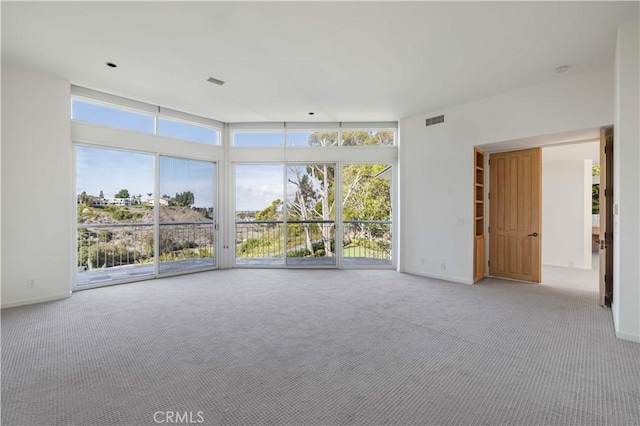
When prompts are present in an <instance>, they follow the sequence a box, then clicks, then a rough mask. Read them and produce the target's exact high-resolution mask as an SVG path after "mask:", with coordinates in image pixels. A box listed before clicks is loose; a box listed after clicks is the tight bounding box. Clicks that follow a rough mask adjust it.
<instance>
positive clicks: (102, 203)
mask: <svg viewBox="0 0 640 426" xmlns="http://www.w3.org/2000/svg"><path fill="white" fill-rule="evenodd" d="M132 204H133V202H132V200H131V198H94V199H93V200H92V201H91V205H92V206H93V207H106V206H130V205H132Z"/></svg>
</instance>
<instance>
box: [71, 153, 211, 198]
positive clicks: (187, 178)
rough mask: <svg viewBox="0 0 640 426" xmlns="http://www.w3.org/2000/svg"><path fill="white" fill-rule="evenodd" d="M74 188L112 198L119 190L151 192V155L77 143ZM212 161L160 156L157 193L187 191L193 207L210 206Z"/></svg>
mask: <svg viewBox="0 0 640 426" xmlns="http://www.w3.org/2000/svg"><path fill="white" fill-rule="evenodd" d="M76 152H77V157H76V158H77V160H76V164H77V172H76V173H77V178H76V191H77V193H78V194H80V193H82V192H83V191H85V192H86V193H87V194H89V195H95V196H97V195H99V194H100V191H103V193H104V196H105V197H113V196H114V195H115V194H116V193H117V192H118V191H120V190H121V189H127V190H129V194H131V195H132V196H135V195H142V199H143V200H146V199H147V198H148V195H147V194H148V193H152V194H153V192H154V179H153V178H154V162H155V161H154V160H155V159H154V156H153V155H152V154H141V153H135V152H126V151H117V150H113V149H102V148H92V147H86V146H78V148H77V151H76ZM214 167H215V166H214V164H213V163H208V162H204V161H195V160H184V159H180V158H173V157H164V156H161V157H160V194H159V195H160V196H162V195H164V194H167V195H169V196H172V197H173V196H175V195H176V193H180V192H183V191H191V192H193V194H194V196H195V206H196V207H213V199H214V179H215V173H214Z"/></svg>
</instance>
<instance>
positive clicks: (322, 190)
mask: <svg viewBox="0 0 640 426" xmlns="http://www.w3.org/2000/svg"><path fill="white" fill-rule="evenodd" d="M334 174H335V164H294V165H289V166H287V233H286V237H287V256H286V259H287V261H286V263H287V266H336V255H335V229H336V228H335V208H334V207H335V179H334Z"/></svg>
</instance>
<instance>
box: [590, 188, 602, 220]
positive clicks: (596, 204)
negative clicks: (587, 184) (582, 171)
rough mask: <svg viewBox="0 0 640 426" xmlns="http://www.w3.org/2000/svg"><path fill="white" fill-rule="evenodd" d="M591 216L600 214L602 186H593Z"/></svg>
mask: <svg viewBox="0 0 640 426" xmlns="http://www.w3.org/2000/svg"><path fill="white" fill-rule="evenodd" d="M591 214H600V184H598V183H596V184H595V185H591Z"/></svg>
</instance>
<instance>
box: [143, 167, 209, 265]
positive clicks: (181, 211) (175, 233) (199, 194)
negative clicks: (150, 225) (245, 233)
mask: <svg viewBox="0 0 640 426" xmlns="http://www.w3.org/2000/svg"><path fill="white" fill-rule="evenodd" d="M215 183H216V173H215V165H214V163H210V162H206V161H197V160H187V159H183V158H175V157H166V156H160V186H159V188H160V192H159V194H158V197H155V199H154V200H158V211H159V225H160V235H159V256H160V257H159V273H160V274H178V273H181V272H189V271H194V270H199V269H210V268H213V267H214V266H216V254H215V246H216V244H215V242H216V229H215V216H216V214H217V212H216V208H215Z"/></svg>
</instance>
